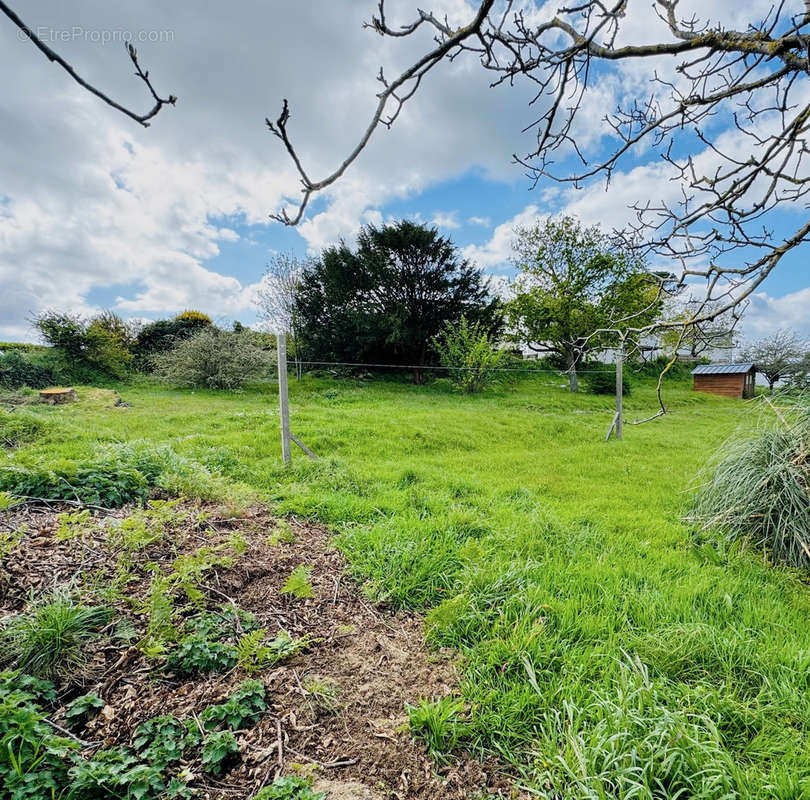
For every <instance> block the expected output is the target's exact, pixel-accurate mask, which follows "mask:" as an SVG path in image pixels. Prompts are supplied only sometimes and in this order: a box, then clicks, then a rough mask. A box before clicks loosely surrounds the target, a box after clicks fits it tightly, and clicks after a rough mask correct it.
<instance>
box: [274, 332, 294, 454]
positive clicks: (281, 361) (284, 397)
mask: <svg viewBox="0 0 810 800" xmlns="http://www.w3.org/2000/svg"><path fill="white" fill-rule="evenodd" d="M276 343H277V344H276V349H277V350H278V408H279V417H280V418H281V457H282V459H283V460H284V463H285V464H289V463H290V460H291V455H290V397H289V394H288V389H287V335H286V334H284V333H279V334H278V335H277V336H276Z"/></svg>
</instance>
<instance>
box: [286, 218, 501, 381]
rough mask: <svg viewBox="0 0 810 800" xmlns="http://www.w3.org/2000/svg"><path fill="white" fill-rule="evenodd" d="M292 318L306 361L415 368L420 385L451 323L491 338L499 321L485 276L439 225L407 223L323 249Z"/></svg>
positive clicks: (369, 229)
mask: <svg viewBox="0 0 810 800" xmlns="http://www.w3.org/2000/svg"><path fill="white" fill-rule="evenodd" d="M294 313H295V318H296V324H297V325H298V333H299V336H300V339H301V344H302V349H303V351H304V353H305V357H306V358H307V359H309V360H313V361H341V362H364V363H369V362H370V363H385V364H410V365H414V366H415V367H416V368H415V369H414V381H415V382H416V383H420V382H421V381H422V370H421V369H419V368H420V367H424V366H426V365H432V364H436V363H437V362H438V359H437V354H436V352H435V351H434V349H433V348H432V347H431V342H432V340H433V338H434V337H435V336H436V335H437V334H438V333H439V332H440V331H441V330H442V328H444V326H445V325H447V324H448V323H451V324H456V323H458V322H459V321H460V320H461V318H462V317H465V318H466V319H467V321H468V322H469V323H470V324H475V323H478V324H479V325H480V326H481V328H482V330H484V331H486V332H487V333H489V334H493V333H496V332H497V331H498V329H499V327H500V324H501V307H500V302H499V301H498V300H497V298H494V297H493V296H492V295H491V293H490V289H489V285H488V282H487V280H486V279H485V278H484V276H483V275H482V273H481V271H480V270H478V269H477V268H476V267H475V266H473V265H472V264H470V263H469V262H468V261H467V260H466V259H464V258H462V256H461V255H460V254H459V252H458V250H457V249H456V247H455V245H454V244H453V242H452V241H451V240H450V239H449V238H447V237H445V236H441V235H440V234H439V232H438V230H437V229H436V228H431V227H427V226H425V225H418V224H416V223H414V222H409V221H407V220H402V221H400V222H396V223H393V224H390V225H383V226H379V227H377V226H375V225H368V226H366V227H364V228H363V229H362V230H361V232H360V234H359V236H358V239H357V246H356V247H355V248H354V249H352V248H351V247H350V246H349V245H348V244H346V243H345V242H341V243H340V244H338V245H336V246H334V247H328V248H327V249H326V250H324V251H323V253H322V254H321V256H320V258H318V259H316V260H315V261H313V262H312V263H311V264H309V265H307V266H306V268H305V269H304V271H303V274H302V276H301V285H300V287H299V290H298V293H297V296H296V301H295V311H294Z"/></svg>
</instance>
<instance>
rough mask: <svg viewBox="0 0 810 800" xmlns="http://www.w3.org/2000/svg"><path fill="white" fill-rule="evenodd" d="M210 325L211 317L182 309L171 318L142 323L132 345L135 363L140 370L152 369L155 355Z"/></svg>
mask: <svg viewBox="0 0 810 800" xmlns="http://www.w3.org/2000/svg"><path fill="white" fill-rule="evenodd" d="M211 325H212V323H211V318H210V317H208V316H206V315H205V314H202V313H200V312H199V311H184V312H183V313H182V314H178V315H177V316H176V317H174V318H173V319H159V320H156V321H155V322H150V323H148V324H147V325H144V326H143V328H141V329H140V330H139V331H138V333H137V335H136V336H135V341H134V343H133V346H132V352H133V354H134V356H135V363H136V365H137V366H138V368H139V369H142V370H147V371H148V370H151V369H153V368H154V361H153V359H154V357H155V356H157V355H159V354H160V353H165V352H167V351H168V350H171V349H172V348H174V347H176V346H177V345H178V344H180V342H182V341H184V340H186V339H189V338H191V337H192V336H194V334H195V333H199V332H200V331H201V330H203V329H204V328H208V327H211Z"/></svg>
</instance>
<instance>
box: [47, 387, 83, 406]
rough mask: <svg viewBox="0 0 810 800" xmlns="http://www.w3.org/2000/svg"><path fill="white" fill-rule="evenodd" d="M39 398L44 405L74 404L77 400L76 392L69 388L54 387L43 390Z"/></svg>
mask: <svg viewBox="0 0 810 800" xmlns="http://www.w3.org/2000/svg"><path fill="white" fill-rule="evenodd" d="M39 398H40V400H41V401H42V402H43V403H50V404H51V405H56V404H57V403H72V402H73V401H74V400H75V399H76V390H75V389H73V388H71V387H69V386H67V387H66V386H52V387H51V388H50V389H43V390H42V391H41V392H40V393H39Z"/></svg>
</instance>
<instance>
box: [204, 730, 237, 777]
mask: <svg viewBox="0 0 810 800" xmlns="http://www.w3.org/2000/svg"><path fill="white" fill-rule="evenodd" d="M238 753H239V744H238V743H237V741H236V737H235V736H234V735H233V733H232V732H231V731H227V730H226V731H214V732H213V733H209V734H208V735H207V736H206V737H205V739H203V746H202V763H203V769H204V770H205V771H206V772H210V773H212V774H213V775H219V774H221V773H222V772H224V771H225V770H226V769H228V767H229V765H230V764H232V763H233V762H234V761H235V756H237V755H238Z"/></svg>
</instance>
